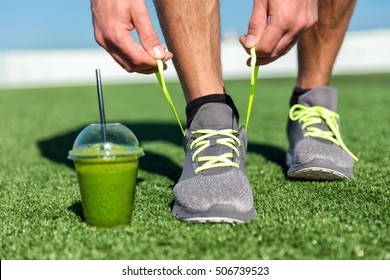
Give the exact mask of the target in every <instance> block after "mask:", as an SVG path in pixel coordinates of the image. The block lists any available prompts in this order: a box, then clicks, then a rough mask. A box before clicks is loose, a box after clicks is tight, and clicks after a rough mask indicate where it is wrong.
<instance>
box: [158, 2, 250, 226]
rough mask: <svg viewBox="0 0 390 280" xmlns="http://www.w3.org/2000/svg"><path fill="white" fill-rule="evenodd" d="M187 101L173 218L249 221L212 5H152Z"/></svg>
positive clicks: (242, 143) (238, 137) (241, 149)
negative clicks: (182, 159)
mask: <svg viewBox="0 0 390 280" xmlns="http://www.w3.org/2000/svg"><path fill="white" fill-rule="evenodd" d="M155 4H156V8H157V11H158V15H159V20H160V24H161V27H162V30H163V32H164V36H165V39H166V42H167V45H168V48H169V50H170V51H171V52H172V53H173V62H174V64H175V67H176V70H177V72H178V75H179V78H180V81H181V84H182V87H183V91H184V94H185V97H186V100H187V103H188V104H187V108H186V113H187V129H186V132H185V140H184V148H185V153H186V155H185V160H184V167H183V172H182V175H181V177H180V179H179V182H178V183H177V184H176V185H175V187H174V188H173V195H174V200H175V202H174V205H173V208H172V213H173V215H174V216H175V217H176V218H178V219H181V220H188V221H197V222H206V221H208V222H249V221H251V220H253V219H254V218H255V215H256V210H255V208H254V206H253V194H252V189H251V187H250V184H249V180H248V178H247V176H246V172H245V162H244V161H245V153H246V146H247V142H246V135H245V129H244V128H241V129H238V127H237V123H238V114H237V113H236V110H235V107H234V104H233V102H232V101H231V99H230V98H229V97H228V96H227V95H226V94H224V85H223V79H222V71H221V58H220V51H221V50H220V24H219V2H218V0H208V1H200V0H181V1H180V0H155Z"/></svg>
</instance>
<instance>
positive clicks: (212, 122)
mask: <svg viewBox="0 0 390 280" xmlns="http://www.w3.org/2000/svg"><path fill="white" fill-rule="evenodd" d="M227 128H232V129H234V130H237V119H236V117H235V115H234V113H233V110H232V108H230V106H229V105H226V104H223V103H207V104H205V105H203V106H202V107H200V109H199V110H198V112H197V113H196V115H195V117H194V119H193V121H192V123H191V126H190V131H194V130H199V129H215V130H221V129H227Z"/></svg>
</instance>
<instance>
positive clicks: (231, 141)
mask: <svg viewBox="0 0 390 280" xmlns="http://www.w3.org/2000/svg"><path fill="white" fill-rule="evenodd" d="M250 54H251V63H250V65H251V70H252V71H251V89H250V93H249V103H248V109H247V116H246V123H245V129H246V131H247V130H248V124H249V118H250V113H251V109H252V103H253V97H254V93H255V88H256V80H257V75H258V71H259V66H258V65H256V51H255V48H254V47H253V48H251V49H250ZM157 68H158V71H157V73H156V77H157V80H158V82H159V84H160V87H161V89H162V91H163V93H164V95H165V98H166V99H167V101H168V104H169V106H170V107H171V109H172V111H173V114H174V115H175V117H176V121H177V123H178V124H179V126H180V129H181V131H182V133H183V135H185V132H184V129H183V126H182V125H181V122H180V119H179V116H178V114H177V112H176V109H175V106H174V105H173V102H172V99H171V97H170V94H169V92H168V89H167V87H166V84H165V80H164V75H163V72H164V64H163V62H162V61H161V60H157ZM191 133H192V135H196V134H203V135H202V136H199V137H198V138H196V139H195V140H194V141H193V142H192V143H191V145H190V149H192V148H193V147H194V146H195V147H197V149H196V150H195V152H194V153H193V155H192V161H195V159H196V157H197V156H198V154H199V153H200V152H202V151H203V150H204V149H206V148H207V147H209V146H210V144H211V141H210V139H209V138H211V137H215V136H226V137H225V138H219V139H217V140H216V143H217V144H220V145H225V146H228V147H230V148H231V149H232V150H233V151H234V152H235V153H236V154H237V155H238V156H239V151H238V149H237V148H236V147H235V144H236V143H237V144H238V145H239V146H241V142H240V140H239V139H238V138H237V137H236V136H235V134H236V133H237V131H236V130H233V129H223V130H214V129H201V130H196V131H191ZM233 158H234V154H233V153H225V154H222V155H219V156H202V157H198V162H205V163H204V164H203V165H202V166H199V167H198V168H196V169H195V173H199V172H200V171H202V170H206V169H211V168H216V167H229V166H231V167H237V168H239V167H240V166H239V164H238V163H236V162H233V161H232V159H233Z"/></svg>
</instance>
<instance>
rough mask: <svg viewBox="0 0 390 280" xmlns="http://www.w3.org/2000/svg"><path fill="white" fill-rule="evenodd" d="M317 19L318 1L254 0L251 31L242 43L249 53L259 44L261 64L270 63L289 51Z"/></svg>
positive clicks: (259, 61)
mask: <svg viewBox="0 0 390 280" xmlns="http://www.w3.org/2000/svg"><path fill="white" fill-rule="evenodd" d="M317 19H318V13H317V0H254V4H253V11H252V16H251V18H250V21H249V27H248V34H247V35H246V36H241V38H240V42H241V44H242V45H243V47H244V48H245V49H246V50H247V52H248V53H249V49H250V48H251V47H253V46H255V47H256V54H257V64H258V65H264V64H268V63H270V62H272V61H274V60H276V59H278V58H279V57H281V56H283V55H284V54H286V53H287V52H288V51H289V50H290V49H291V48H292V47H293V46H294V45H295V43H296V42H297V41H298V39H299V37H300V36H301V35H302V34H303V32H304V31H305V30H307V29H308V28H309V27H310V26H312V25H313V24H314V23H316V22H317ZM248 63H249V62H248Z"/></svg>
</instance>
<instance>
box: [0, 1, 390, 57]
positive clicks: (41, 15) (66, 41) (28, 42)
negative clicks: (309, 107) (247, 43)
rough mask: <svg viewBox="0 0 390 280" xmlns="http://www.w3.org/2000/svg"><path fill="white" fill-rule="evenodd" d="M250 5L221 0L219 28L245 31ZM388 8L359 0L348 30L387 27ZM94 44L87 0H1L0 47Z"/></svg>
mask: <svg viewBox="0 0 390 280" xmlns="http://www.w3.org/2000/svg"><path fill="white" fill-rule="evenodd" d="M147 1H148V4H149V6H150V7H151V17H152V20H153V23H154V25H155V27H156V29H157V30H159V27H158V21H157V18H156V14H155V11H154V9H153V5H152V4H151V3H152V1H149V0H147ZM184 1H185V0H184ZM200 1H201V0H200ZM251 8H252V1H251V0H221V14H222V18H221V22H222V29H223V30H228V29H230V30H231V29H232V30H235V32H236V33H237V34H238V35H242V34H244V33H246V28H247V24H248V18H249V16H250V13H251ZM389 12H390V1H389V0H358V2H357V6H356V10H355V13H354V15H353V18H352V22H351V25H350V30H360V29H375V28H390V17H389ZM238 15H239V16H238ZM159 34H160V36H161V33H160V31H159ZM94 47H97V45H96V43H95V41H94V38H93V30H92V23H91V14H90V2H89V1H88V0H0V49H2V50H5V49H31V48H32V49H48V48H94Z"/></svg>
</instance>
